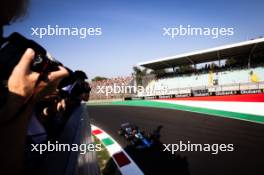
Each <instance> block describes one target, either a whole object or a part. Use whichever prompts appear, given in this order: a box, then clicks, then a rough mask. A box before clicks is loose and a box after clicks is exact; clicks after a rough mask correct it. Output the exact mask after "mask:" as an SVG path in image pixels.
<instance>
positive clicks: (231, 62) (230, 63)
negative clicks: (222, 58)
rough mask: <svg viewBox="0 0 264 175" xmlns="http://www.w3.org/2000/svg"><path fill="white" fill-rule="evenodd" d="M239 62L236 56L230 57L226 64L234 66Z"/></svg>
mask: <svg viewBox="0 0 264 175" xmlns="http://www.w3.org/2000/svg"><path fill="white" fill-rule="evenodd" d="M236 63H237V61H236V60H235V58H228V59H227V60H226V63H225V64H226V65H227V66H228V67H232V66H234V65H235V64H236Z"/></svg>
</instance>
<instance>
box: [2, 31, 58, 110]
mask: <svg viewBox="0 0 264 175" xmlns="http://www.w3.org/2000/svg"><path fill="white" fill-rule="evenodd" d="M28 48H31V49H33V50H34V51H35V58H34V60H33V62H32V65H31V70H32V71H34V72H38V73H42V74H45V73H48V72H52V71H57V70H59V67H58V66H59V65H62V64H61V63H60V62H58V61H56V60H55V59H54V58H52V57H51V56H50V55H49V54H48V53H47V51H46V50H45V49H44V48H43V47H42V46H40V45H39V44H38V43H36V42H35V41H33V40H29V39H27V38H25V37H23V36H22V35H20V34H19V33H13V34H11V35H10V36H9V37H7V38H4V40H3V42H2V44H1V45H0V100H1V102H0V103H1V104H0V107H1V106H2V105H3V104H4V103H5V98H6V96H7V94H8V89H7V81H8V78H9V76H10V75H11V73H12V71H13V69H14V67H15V66H16V65H17V64H18V63H19V61H20V59H21V57H22V55H23V54H24V53H25V51H26V50H27V49H28ZM2 103H3V104H2Z"/></svg>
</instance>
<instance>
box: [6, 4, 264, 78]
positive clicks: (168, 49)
mask: <svg viewBox="0 0 264 175" xmlns="http://www.w3.org/2000/svg"><path fill="white" fill-rule="evenodd" d="M263 7H264V1H263V0H218V1H213V0H200V1H194V0H192V1H191V0H184V1H176V0H145V1H143V0H108V1H105V0H45V1H43V0H34V1H33V0H31V3H30V6H29V8H28V12H27V14H26V15H25V16H24V17H23V18H22V19H19V20H18V21H16V22H15V23H13V24H12V25H10V26H7V27H5V28H4V29H5V32H4V34H5V35H6V36H7V35H9V34H11V33H12V32H19V33H21V34H23V35H24V36H26V37H28V38H31V39H33V40H35V41H37V42H38V43H39V44H41V45H42V46H44V47H45V48H46V49H47V50H48V51H49V52H50V53H51V54H52V55H53V56H54V57H55V58H56V59H58V60H59V61H61V62H63V63H64V65H66V66H67V67H70V68H71V69H73V70H77V69H78V70H84V71H85V72H86V73H87V74H88V76H89V78H93V77H95V76H104V77H108V78H110V77H117V76H128V75H131V73H132V67H133V66H135V65H137V64H138V63H139V62H144V61H150V60H155V59H159V58H164V57H167V56H173V55H177V54H180V53H184V52H189V51H194V50H201V49H207V48H212V47H216V46H220V45H224V44H231V43H236V42H240V41H245V40H248V39H252V38H257V37H259V36H264V30H263V28H264V20H263V17H264V11H263ZM48 25H50V26H53V27H55V25H58V26H59V27H68V28H72V27H78V28H89V27H93V28H97V27H99V28H101V29H102V35H100V36H87V37H86V38H83V39H81V38H80V37H75V36H43V38H40V37H39V36H37V35H32V29H31V28H41V27H47V26H48ZM179 25H183V26H187V25H191V26H192V27H203V28H204V27H209V28H213V27H219V28H221V27H225V28H233V29H234V35H232V36H220V37H218V38H215V39H214V38H212V37H210V36H177V37H174V38H170V37H166V36H164V35H163V34H164V29H163V28H164V27H165V28H169V27H171V28H173V27H179Z"/></svg>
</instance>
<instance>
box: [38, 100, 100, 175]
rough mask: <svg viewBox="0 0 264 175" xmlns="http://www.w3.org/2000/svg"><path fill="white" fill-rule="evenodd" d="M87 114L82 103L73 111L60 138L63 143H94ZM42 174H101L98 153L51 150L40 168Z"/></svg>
mask: <svg viewBox="0 0 264 175" xmlns="http://www.w3.org/2000/svg"><path fill="white" fill-rule="evenodd" d="M89 120H90V119H89V115H88V114H87V107H86V104H81V105H80V106H79V107H77V108H76V109H75V110H74V112H73V113H72V115H71V117H70V119H69V121H68V122H67V124H66V126H65V128H64V131H63V133H62V135H61V137H60V139H58V141H59V143H63V144H78V145H80V144H84V143H85V144H90V143H92V137H91V125H90V122H89ZM38 174H40V175H50V174H56V175H87V174H89V175H99V174H100V170H99V166H98V164H97V160H96V153H95V152H89V151H87V153H85V154H80V153H79V152H73V151H71V152H68V151H65V152H62V151H59V152H56V151H54V152H50V153H49V154H48V157H47V159H46V161H45V162H44V163H43V166H42V167H41V169H40V170H39V173H38Z"/></svg>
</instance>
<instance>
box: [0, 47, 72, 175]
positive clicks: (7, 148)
mask: <svg viewBox="0 0 264 175" xmlns="http://www.w3.org/2000/svg"><path fill="white" fill-rule="evenodd" d="M33 59H34V51H33V50H32V49H27V51H26V52H25V53H24V55H23V56H22V58H21V60H20V62H19V63H18V64H17V65H16V67H15V68H14V69H13V72H12V74H11V76H10V77H9V80H8V90H9V97H8V99H7V102H6V104H5V106H3V108H2V110H1V111H0V124H1V126H0V138H1V144H0V150H1V151H0V157H8V161H5V159H0V164H1V165H2V167H4V169H3V170H2V172H3V173H4V174H20V173H21V169H22V165H23V163H22V162H23V156H24V145H25V140H26V133H27V132H26V131H27V126H28V122H29V119H30V117H31V116H32V111H33V106H34V104H35V102H36V101H37V100H38V98H37V97H40V96H39V95H37V94H41V96H44V95H45V94H48V93H50V92H52V91H53V90H54V89H56V87H57V85H58V83H59V82H60V80H61V79H62V78H64V77H66V76H68V71H67V70H66V69H65V68H63V67H60V70H58V71H56V72H51V73H49V74H48V75H47V78H46V80H47V81H45V82H43V81H41V82H40V83H38V79H39V76H40V74H39V73H36V72H33V71H31V69H30V67H31V64H32V61H33ZM31 97H33V98H32V100H30V101H29V103H27V106H26V108H25V110H23V111H22V113H21V114H20V113H19V115H18V116H16V115H17V112H18V111H19V110H20V109H21V107H22V106H23V105H24V104H25V103H26V102H27V100H28V99H31ZM9 119H12V120H11V121H10V120H9ZM6 121H7V122H6Z"/></svg>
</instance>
